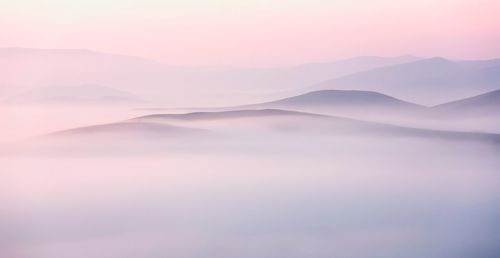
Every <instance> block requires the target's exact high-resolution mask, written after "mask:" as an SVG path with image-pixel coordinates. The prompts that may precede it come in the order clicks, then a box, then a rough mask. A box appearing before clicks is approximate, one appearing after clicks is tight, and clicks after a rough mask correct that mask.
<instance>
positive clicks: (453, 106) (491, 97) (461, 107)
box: [431, 90, 500, 117]
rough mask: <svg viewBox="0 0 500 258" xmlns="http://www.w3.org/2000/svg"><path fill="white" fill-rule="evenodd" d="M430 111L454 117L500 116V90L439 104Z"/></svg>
mask: <svg viewBox="0 0 500 258" xmlns="http://www.w3.org/2000/svg"><path fill="white" fill-rule="evenodd" d="M431 109H432V111H433V112H438V113H441V114H454V115H456V116H465V115H468V116H470V115H472V116H478V117H479V116H485V115H500V90H495V91H491V92H488V93H484V94H481V95H478V96H474V97H470V98H465V99H460V100H455V101H451V102H448V103H444V104H440V105H437V106H434V107H432V108H431Z"/></svg>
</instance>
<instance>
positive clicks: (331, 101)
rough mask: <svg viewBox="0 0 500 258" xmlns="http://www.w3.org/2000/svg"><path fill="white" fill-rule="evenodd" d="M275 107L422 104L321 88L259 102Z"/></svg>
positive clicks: (414, 105) (370, 93)
mask: <svg viewBox="0 0 500 258" xmlns="http://www.w3.org/2000/svg"><path fill="white" fill-rule="evenodd" d="M257 105H258V106H275V107H307V106H317V107H328V108H344V107H348V108H373V107H383V108H403V109H412V108H420V107H422V106H420V105H417V104H414V103H410V102H406V101H403V100H400V99H396V98H393V97H391V96H388V95H384V94H382V93H378V92H373V91H360V90H320V91H313V92H309V93H306V94H302V95H298V96H294V97H289V98H285V99H280V100H276V101H271V102H266V103H262V104H257Z"/></svg>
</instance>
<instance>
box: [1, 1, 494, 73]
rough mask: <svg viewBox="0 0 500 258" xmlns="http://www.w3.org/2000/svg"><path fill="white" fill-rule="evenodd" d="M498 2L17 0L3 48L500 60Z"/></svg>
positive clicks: (260, 58) (204, 58) (256, 58)
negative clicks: (414, 56)
mask: <svg viewBox="0 0 500 258" xmlns="http://www.w3.org/2000/svg"><path fill="white" fill-rule="evenodd" d="M498 11H500V1H498V0H454V1H452V0H439V1H436V0H341V1H338V0H287V1H284V0H281V1H279V0H265V1H264V0H248V1H245V0H239V1H234V0H233V1H230V0H225V1H224V0H16V1H3V2H2V3H1V4H0V37H2V38H1V40H0V47H29V48H31V47H33V48H85V49H92V50H96V51H104V52H112V53H120V54H128V55H135V56H143V57H148V58H153V59H156V60H160V61H164V62H167V63H171V64H182V65H206V64H218V65H228V64H233V65H250V66H253V65H258V66H260V65H264V66H266V65H283V64H296V63H303V62H311V61H328V60H332V59H338V58H346V57H351V56H358V55H382V56H395V55H402V54H414V55H419V56H424V57H425V56H444V57H449V58H465V59H469V58H470V59H472V58H481V59H483V58H493V57H500V44H499V42H500V16H499V15H498Z"/></svg>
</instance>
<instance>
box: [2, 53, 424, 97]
mask: <svg viewBox="0 0 500 258" xmlns="http://www.w3.org/2000/svg"><path fill="white" fill-rule="evenodd" d="M415 60H418V58H417V57H413V56H401V57H394V58H384V57H358V58H353V59H345V60H340V61H334V62H326V63H313V64H304V65H298V66H292V67H280V68H231V67H229V68H223V67H180V66H172V65H167V64H164V63H160V62H156V61H152V60H148V59H144V58H137V57H131V56H123V55H115V54H107V53H99V52H94V51H89V50H79V49H75V50H71V49H69V50H63V49H61V50H49V49H22V48H3V49H0V68H2V71H3V72H4V74H7V76H2V77H1V78H0V84H1V85H3V87H2V88H1V89H0V97H2V96H3V97H4V98H5V97H11V96H13V95H16V94H20V93H21V92H22V91H25V90H28V89H32V88H36V87H46V86H49V85H80V84H100V85H109V86H110V87H113V88H116V89H120V90H126V91H130V92H133V93H135V94H138V95H139V96H141V97H146V98H148V97H151V98H152V100H164V101H165V102H168V101H174V100H178V97H176V96H178V95H179V94H181V93H193V94H194V95H196V94H205V95H209V94H212V95H217V94H230V93H238V94H243V95H244V94H247V95H248V93H254V94H257V93H258V94H268V93H270V92H279V91H283V90H290V89H300V88H303V87H307V86H309V85H312V84H315V83H319V82H321V81H324V80H328V79H331V78H335V77H339V76H344V75H347V74H352V73H356V72H360V71H364V70H368V69H373V68H377V67H383V66H388V65H396V64H401V63H407V62H411V61H415ZM154 98H157V99H154ZM185 101H186V102H187V101H189V100H187V99H186V100H185ZM193 103H196V101H193Z"/></svg>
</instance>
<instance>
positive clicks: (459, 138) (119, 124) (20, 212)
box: [0, 110, 500, 258]
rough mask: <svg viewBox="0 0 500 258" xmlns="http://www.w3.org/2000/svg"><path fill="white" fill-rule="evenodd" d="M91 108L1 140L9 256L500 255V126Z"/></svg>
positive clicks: (4, 241)
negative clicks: (460, 130) (489, 130)
mask: <svg viewBox="0 0 500 258" xmlns="http://www.w3.org/2000/svg"><path fill="white" fill-rule="evenodd" d="M60 112H61V114H63V113H64V111H60ZM130 112H137V111H130ZM88 114H89V113H88ZM92 115H93V118H88V117H87V118H88V119H89V120H85V119H86V118H84V117H82V119H83V120H80V119H78V120H75V121H79V122H80V123H82V124H81V126H90V125H92V124H102V123H103V122H104V121H106V123H108V124H106V125H105V126H97V127H93V126H91V127H81V128H78V129H73V130H69V131H61V130H63V129H67V128H69V127H72V126H67V127H65V126H62V125H61V128H51V130H52V131H58V132H56V133H54V134H49V135H45V132H43V133H42V132H37V133H36V134H37V135H40V134H42V135H43V136H41V137H35V138H30V139H26V140H23V141H16V142H15V144H13V143H12V142H10V143H8V144H7V143H6V144H3V145H2V148H1V149H0V154H1V156H0V164H1V165H0V167H1V170H0V171H2V172H1V178H2V180H1V181H0V257H9V258H64V257H72V258H80V257H81V258H101V257H106V258H126V257H130V258H136V257H148V258H150V257H151V258H152V257H185V258H205V257H221V258H223V257H227V258H233V257H245V258H246V257H248V258H260V257H297V258H299V257H300V258H306V257H346V258H367V257H385V258H400V257H406V258H422V257H425V258H443V257H445V258H448V257H449V258H455V257H471V258H472V257H474V258H475V257H496V256H498V255H499V254H500V249H499V248H498V244H497V243H498V241H500V234H499V233H498V232H499V230H500V223H499V222H498V219H497V218H498V216H499V215H500V209H499V208H497V206H498V205H497V203H498V201H499V198H500V190H498V189H499V188H498V183H499V180H500V175H499V174H498V168H499V167H500V160H499V159H498V154H499V145H498V144H499V143H498V136H497V135H493V134H479V133H477V134H475V133H471V134H468V133H465V134H456V133H454V132H446V131H433V130H425V129H412V128H404V127H394V126H391V125H384V124H374V123H369V122H363V121H357V120H351V119H343V118H331V117H325V116H317V115H310V114H305V113H295V112H288V111H273V110H264V111H245V112H237V113H219V114H211V113H197V114H191V115H180V116H172V115H167V116H153V117H151V116H145V117H140V118H137V119H133V120H127V119H128V118H132V117H134V116H139V114H137V115H129V113H125V112H124V113H119V112H116V113H114V112H109V113H108V112H106V111H105V110H103V111H102V112H95V113H92ZM111 118H112V119H111ZM126 118H127V119H126ZM91 120H92V121H91ZM65 121H70V120H66V119H65ZM82 121H88V123H87V124H83V123H84V122H82ZM110 122H111V124H109V123H110ZM113 122H116V123H113ZM51 125H52V126H54V124H51ZM67 125H68V124H67ZM75 125H76V124H75ZM131 125H132V126H131ZM151 125H154V126H153V127H151ZM78 126H80V125H78ZM47 129H49V128H47ZM6 138H8V137H6Z"/></svg>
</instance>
